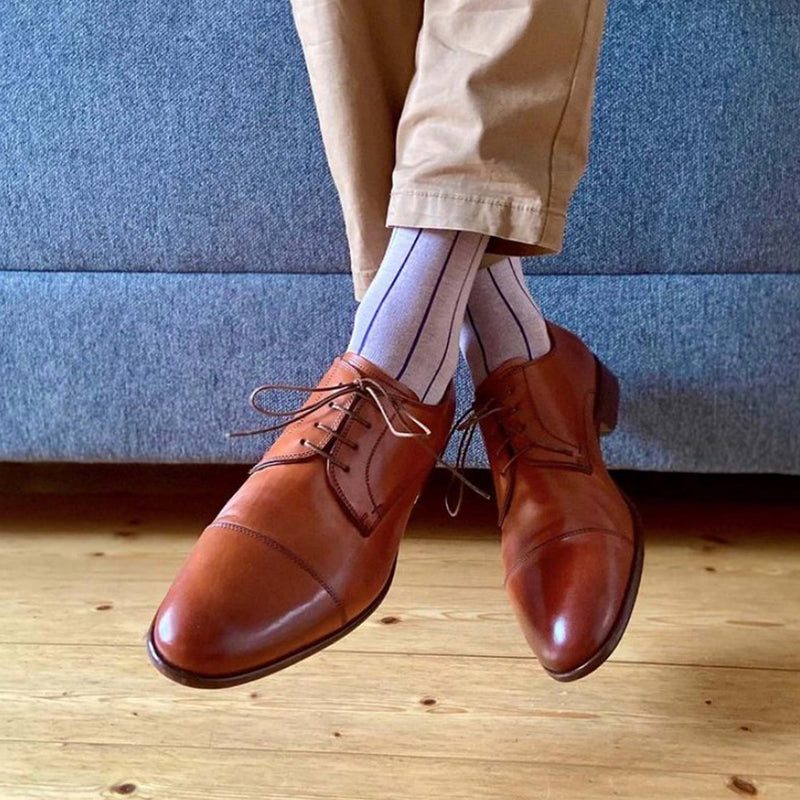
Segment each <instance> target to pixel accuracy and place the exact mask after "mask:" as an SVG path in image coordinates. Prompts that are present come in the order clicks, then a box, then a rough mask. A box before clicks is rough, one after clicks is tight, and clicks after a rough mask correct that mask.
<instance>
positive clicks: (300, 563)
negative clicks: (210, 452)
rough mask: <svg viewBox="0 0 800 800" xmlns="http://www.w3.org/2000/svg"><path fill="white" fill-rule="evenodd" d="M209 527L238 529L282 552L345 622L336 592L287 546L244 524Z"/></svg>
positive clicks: (342, 606)
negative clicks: (322, 592)
mask: <svg viewBox="0 0 800 800" xmlns="http://www.w3.org/2000/svg"><path fill="white" fill-rule="evenodd" d="M208 527H209V528H230V529H231V530H234V531H238V532H239V533H243V534H244V535H245V536H250V537H251V538H252V539H255V540H256V541H258V542H261V543H262V544H265V545H267V546H268V547H271V548H273V549H274V550H277V551H278V552H279V553H283V555H285V556H286V557H287V558H288V559H290V560H291V561H293V562H294V563H295V564H297V566H298V567H300V568H301V569H302V570H303V571H304V572H306V573H308V575H310V576H311V577H312V578H313V579H314V580H315V581H316V582H317V583H318V584H319V585H320V586H321V587H322V588H323V589H324V590H325V591H326V592H327V593H328V595H329V596H330V598H331V600H333V602H334V603H335V604H336V607H337V608H338V609H339V613H340V614H341V615H342V621H343V622H347V619H348V617H347V612H346V611H345V607H344V603H342V601H341V600H340V599H339V597H338V596H337V595H336V592H334V591H333V589H332V588H331V587H330V586H329V585H328V583H327V582H326V581H325V580H324V579H323V578H322V577H321V576H320V575H317V573H316V572H315V571H314V570H313V569H311V567H309V566H308V564H306V562H305V561H303V559H302V558H300V556H298V555H296V554H295V553H293V552H292V551H291V550H289V548H288V547H286V546H285V545H282V544H281V543H280V542H278V541H276V540H275V539H273V538H272V537H270V536H267V534H265V533H261V531H255V530H253V529H252V528H247V527H245V526H244V525H238V524H236V523H235V522H212V523H211V524H210V525H209V526H208Z"/></svg>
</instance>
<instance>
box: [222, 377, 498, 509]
mask: <svg viewBox="0 0 800 800" xmlns="http://www.w3.org/2000/svg"><path fill="white" fill-rule="evenodd" d="M272 391H289V392H302V393H304V394H308V393H309V392H316V393H321V394H322V395H323V396H322V397H321V398H320V399H319V400H316V401H315V402H313V403H309V404H308V405H304V406H300V407H299V408H295V409H291V410H289V411H281V410H278V409H273V408H268V407H266V406H265V405H263V404H262V403H261V402H259V396H260V395H262V393H264V392H272ZM349 395H356V396H358V397H361V398H364V399H365V400H367V401H369V402H371V403H373V404H374V405H375V407H376V408H377V409H378V411H379V412H380V414H381V416H382V417H383V420H384V422H385V423H386V425H387V427H388V429H389V431H390V432H391V433H392V435H393V436H397V437H398V438H400V439H406V438H414V439H417V441H418V443H419V444H420V445H421V446H422V447H423V448H425V450H426V451H427V452H428V453H430V455H432V456H433V457H434V459H435V461H436V463H437V464H438V465H440V466H442V467H444V468H445V469H447V470H448V472H450V475H451V481H453V480H455V479H458V480H459V481H460V482H461V485H462V486H463V485H467V486H469V488H471V489H472V490H473V491H475V492H477V493H478V494H481V495H483V496H484V497H486V498H487V499H488V497H489V495H487V494H486V493H485V492H484V491H483V490H482V489H480V488H479V487H477V486H475V484H474V483H472V482H471V481H470V480H469V479H468V478H467V477H466V476H465V475H463V474H462V473H461V472H460V471H458V470H456V469H455V468H454V467H452V466H451V465H450V464H448V463H447V462H446V461H443V460H442V459H441V458H440V456H439V454H438V453H437V452H436V451H435V450H434V449H433V447H431V446H430V444H429V442H428V441H426V440H425V437H427V436H430V435H431V433H432V431H431V429H430V428H429V427H428V426H427V425H425V423H424V422H422V420H420V419H419V418H418V417H416V416H415V415H414V414H412V413H411V412H410V411H409V410H408V408H407V407H406V403H407V399H408V398H406V397H405V396H404V395H402V394H400V393H398V392H393V391H391V390H389V389H387V388H386V387H385V386H384V385H383V384H382V383H380V382H379V381H377V380H374V379H373V378H369V377H360V378H357V379H356V380H354V381H349V382H345V383H337V384H334V385H332V386H302V385H298V384H291V383H264V384H261V385H260V386H257V387H256V388H255V389H253V391H252V392H251V393H250V398H249V403H250V405H251V406H252V407H253V408H254V409H255V410H256V411H258V412H259V413H261V414H264V415H265V416H267V417H272V418H277V419H278V420H279V421H278V422H276V423H275V424H274V425H268V426H267V427H264V428H257V429H255V430H247V431H228V432H227V433H226V436H227V437H228V438H231V437H234V436H254V435H256V434H263V433H271V432H272V431H277V430H280V429H281V428H284V427H285V426H287V425H291V424H292V423H293V422H298V421H299V420H302V419H305V418H306V417H307V416H309V415H310V414H313V413H314V412H316V411H318V410H319V409H321V408H323V407H324V406H326V405H328V406H329V407H330V408H334V409H336V410H337V411H340V412H342V413H343V414H346V415H347V416H348V417H350V418H352V419H353V420H354V421H356V422H358V423H360V424H361V425H363V426H364V427H365V428H367V429H369V428H371V427H372V423H371V422H370V421H369V420H367V419H364V418H363V417H362V416H360V415H359V414H357V413H356V412H355V411H353V410H352V409H349V408H347V407H346V406H344V405H342V404H341V403H337V402H336V401H337V400H338V399H339V398H343V397H347V396H349ZM392 412H394V414H395V415H396V420H400V421H401V423H402V425H403V426H404V427H397V426H396V425H395V424H394V423H393V421H392ZM314 426H315V427H316V428H319V429H320V430H324V431H325V432H326V433H328V434H330V436H331V437H332V439H333V440H335V441H340V442H342V444H344V445H346V446H348V447H350V448H352V449H354V450H357V449H358V442H353V441H352V440H351V439H348V438H347V437H346V436H344V435H343V434H342V433H341V431H337V430H335V429H334V428H331V427H330V426H328V425H325V424H324V423H322V422H319V421H317V422H315V423H314ZM448 441H449V436H448ZM300 445H301V446H302V447H306V448H308V449H310V450H313V451H314V452H315V453H317V454H318V455H320V456H322V457H323V458H325V459H327V460H328V461H330V462H331V463H333V464H335V465H336V466H338V467H340V468H341V469H343V470H344V471H345V472H349V471H350V467H349V465H347V464H342V463H341V462H340V461H338V460H337V459H336V458H335V457H334V456H333V454H332V453H331V452H329V451H328V450H325V449H324V448H321V447H319V446H318V445H316V444H315V443H314V442H310V441H308V440H307V439H305V438H303V439H300ZM265 466H267V465H266V464H264V465H261V464H260V462H259V463H258V464H255V465H254V466H253V467H251V468H250V470H249V471H248V474H252V473H254V472H256V471H258V470H259V469H263V467H265Z"/></svg>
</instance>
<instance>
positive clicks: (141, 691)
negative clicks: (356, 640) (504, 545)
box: [0, 645, 800, 778]
mask: <svg viewBox="0 0 800 800" xmlns="http://www.w3.org/2000/svg"><path fill="white" fill-rule="evenodd" d="M0 655H1V656H2V663H3V664H5V665H7V666H6V668H5V669H4V671H3V674H2V676H0V706H2V708H3V714H4V720H3V724H2V729H0V738H2V739H5V740H32V741H50V742H53V741H64V742H74V743H84V744H86V743H89V744H102V743H117V744H125V745H128V744H137V745H163V746H164V747H167V746H176V745H178V744H180V743H185V744H191V745H192V746H194V745H202V746H207V747H211V746H220V747H228V746H232V745H233V746H235V747H237V748H239V749H268V750H280V751H282V752H299V751H308V750H314V751H319V752H329V753H337V752H340V751H341V750H343V749H344V750H346V751H347V752H351V753H361V754H370V755H401V756H414V757H436V758H447V757H450V756H453V755H456V754H457V755H458V756H460V757H466V758H476V759H488V760H503V761H519V762H526V763H534V762H535V763H540V762H542V763H545V762H551V761H552V762H558V763H564V764H575V765H583V766H602V765H614V766H616V767H624V768H631V769H632V768H643V769H649V770H688V771H692V772H735V771H736V770H741V769H746V770H747V771H748V772H752V773H760V774H768V775H775V776H782V777H787V778H788V777H792V778H794V777H798V776H800V763H798V759H797V755H798V742H799V741H800V740H798V732H799V731H800V674H798V673H796V672H782V671H777V670H763V671H762V670H741V669H721V668H701V667H676V666H645V665H623V664H607V665H605V667H604V668H603V669H602V670H599V671H598V672H596V673H595V674H593V675H592V676H590V677H589V678H586V679H585V680H583V681H580V682H576V683H574V684H562V683H558V682H557V681H554V680H552V679H551V678H549V677H548V676H547V675H545V674H544V673H543V672H542V670H540V669H539V668H538V666H537V665H536V663H535V662H534V661H533V660H532V659H529V660H522V659H498V658H493V659H482V658H478V657H467V656H461V657H457V656H448V657H436V656H414V657H412V658H409V657H407V656H403V655H384V654H377V653H375V654H370V655H369V656H364V655H361V654H357V653H345V652H340V651H336V650H333V649H331V650H328V651H325V652H323V653H320V654H318V655H316V656H315V657H314V658H311V659H308V660H306V661H304V662H302V663H301V664H298V665H296V666H294V667H292V668H290V669H287V670H284V671H283V672H281V673H277V674H276V675H273V676H270V677H268V678H266V679H264V680H262V681H258V682H255V683H252V684H249V685H245V686H240V687H235V688H232V689H228V690H224V691H201V690H196V689H189V688H187V687H182V686H178V685H176V684H172V683H171V682H169V681H167V680H166V679H165V678H163V677H162V676H161V675H159V674H158V673H157V672H155V670H153V669H152V667H151V666H150V665H149V663H147V661H146V656H145V653H144V650H143V649H132V648H124V649H117V648H114V647H99V646H91V647H75V646H62V647H56V646H47V645H41V646H30V645H5V646H3V647H2V650H0ZM187 731H193V732H196V737H197V738H193V739H191V740H189V741H187V740H186V732H187ZM337 734H338V735H337ZM487 742H490V743H491V747H490V749H489V750H487V747H486V745H487Z"/></svg>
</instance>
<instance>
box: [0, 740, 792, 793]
mask: <svg viewBox="0 0 800 800" xmlns="http://www.w3.org/2000/svg"><path fill="white" fill-rule="evenodd" d="M0 764H2V766H0V795H1V796H2V797H3V800H85V798H87V797H104V798H119V797H125V796H127V797H137V798H149V799H150V800H209V798H214V800H290V799H291V800H408V798H410V797H419V798H424V800H476V798H479V799H480V800H523V799H524V800H533V799H535V800H607V798H609V797H611V796H613V797H618V798H623V800H624V798H629V799H630V800H642V798H645V797H646V798H647V800H675V798H681V800H709V798H721V800H725V799H726V798H727V799H731V798H734V797H735V796H737V795H738V796H741V797H745V796H748V794H745V793H743V792H742V791H741V790H740V791H738V792H737V791H735V790H731V789H730V788H728V787H729V784H730V782H731V778H732V777H733V776H731V775H727V774H697V773H691V772H672V773H665V772H649V771H645V770H641V769H620V768H617V767H611V766H608V767H603V768H599V769H598V768H596V767H584V768H580V767H572V766H564V765H561V764H531V763H513V762H512V763H503V762H491V761H471V760H466V759H457V758H452V759H446V760H442V759H436V758H397V757H387V756H361V755H353V754H349V753H340V754H338V755H337V756H336V758H335V759H331V758H325V757H321V756H320V755H319V754H315V753H276V752H264V751H252V752H248V753H241V752H239V751H237V750H235V749H209V748H203V747H197V748H195V749H178V748H174V747H157V746H145V747H141V746H122V747H120V746H118V745H60V744H44V745H41V744H31V743H25V742H4V743H0ZM737 778H738V779H739V785H740V786H743V785H750V786H752V787H753V788H754V789H755V791H756V792H758V794H759V795H760V796H763V797H768V798H770V800H795V798H797V797H798V794H800V781H798V780H797V779H792V778H776V777H774V776H765V775H750V774H748V775H746V776H744V775H741V776H740V775H739V774H738V773H737ZM743 781H746V783H743Z"/></svg>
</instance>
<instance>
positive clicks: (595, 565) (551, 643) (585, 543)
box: [507, 530, 634, 679]
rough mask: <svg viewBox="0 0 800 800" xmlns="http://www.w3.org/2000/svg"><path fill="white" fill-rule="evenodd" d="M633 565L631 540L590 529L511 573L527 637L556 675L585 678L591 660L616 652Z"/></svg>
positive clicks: (537, 553) (540, 550)
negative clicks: (615, 639) (614, 639)
mask: <svg viewBox="0 0 800 800" xmlns="http://www.w3.org/2000/svg"><path fill="white" fill-rule="evenodd" d="M633 563H634V559H633V543H632V542H631V541H630V540H629V539H628V538H626V537H623V536H621V535H618V534H614V533H613V532H605V531H593V530H588V531H582V532H579V533H576V534H568V535H565V536H562V537H560V538H559V539H556V540H554V541H551V542H548V543H546V544H544V545H542V546H540V547H537V548H536V549H535V550H533V551H532V552H531V553H530V555H529V556H528V557H527V558H525V559H524V560H522V561H521V562H520V563H518V564H517V565H516V567H515V568H514V570H513V571H512V572H511V573H510V575H509V578H508V581H507V588H508V590H509V593H510V596H511V600H512V604H513V605H514V609H515V611H516V613H517V617H518V619H519V621H520V623H521V625H522V629H523V632H524V634H525V638H526V639H527V641H528V644H529V645H530V647H531V649H532V650H533V651H534V653H535V654H536V656H537V657H538V658H539V661H540V662H541V664H542V666H543V667H544V668H545V669H546V670H547V671H548V672H549V673H550V674H551V675H553V677H556V678H562V679H568V678H569V676H570V675H571V674H572V673H575V672H577V671H581V674H584V673H583V672H582V670H583V669H584V668H586V666H587V662H589V661H590V660H592V659H599V660H598V664H599V663H602V660H603V658H604V657H607V656H608V654H609V653H610V651H611V649H613V644H612V645H611V646H610V647H609V644H610V643H611V640H612V639H613V637H614V635H615V633H617V632H619V626H620V625H621V626H623V627H624V624H625V620H621V619H620V615H621V614H622V612H623V607H624V605H625V600H626V596H627V587H628V585H629V581H630V578H631V570H632V568H633ZM605 647H609V650H608V652H607V653H605V654H604V657H603V658H600V654H601V652H602V650H603V649H604V648H605ZM595 666H597V664H596V665H595ZM588 671H590V670H588ZM575 677H579V675H576V676H575Z"/></svg>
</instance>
